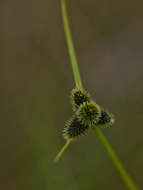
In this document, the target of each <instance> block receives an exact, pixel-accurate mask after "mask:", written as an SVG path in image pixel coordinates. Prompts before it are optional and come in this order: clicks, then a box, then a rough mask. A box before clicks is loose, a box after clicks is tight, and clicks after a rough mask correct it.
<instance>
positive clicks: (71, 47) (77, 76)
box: [61, 0, 138, 190]
mask: <svg viewBox="0 0 143 190" xmlns="http://www.w3.org/2000/svg"><path fill="white" fill-rule="evenodd" d="M61 7H62V16H63V24H64V29H65V37H66V41H67V46H68V51H69V56H70V59H71V64H72V70H73V75H74V80H75V83H76V86H77V88H80V89H83V87H82V82H81V78H80V74H79V69H78V63H77V59H76V55H75V50H74V45H73V40H72V37H71V32H70V27H69V22H68V16H67V8H66V0H61ZM94 132H95V133H96V135H97V136H98V138H99V140H100V141H101V143H102V144H103V146H104V148H105V150H106V151H107V153H108V155H109V156H110V158H111V160H112V161H113V163H114V165H115V167H116V168H117V170H118V171H119V173H120V175H121V177H122V179H123V180H124V182H125V184H126V185H127V186H128V188H129V189H130V190H138V188H137V187H136V185H135V184H134V182H133V180H132V179H131V177H130V176H129V175H128V173H127V172H126V170H125V169H124V167H123V165H122V164H121V161H120V160H119V158H118V157H117V155H116V154H115V153H114V151H113V149H112V147H111V146H110V144H109V143H108V141H107V139H106V138H105V137H104V135H103V134H102V132H101V131H100V130H99V129H98V128H96V127H94ZM67 144H68V145H69V144H70V143H67ZM68 145H67V146H66V145H65V146H66V148H67V147H68ZM63 152H64V151H62V153H63Z"/></svg>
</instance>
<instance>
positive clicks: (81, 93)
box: [71, 88, 90, 111]
mask: <svg viewBox="0 0 143 190" xmlns="http://www.w3.org/2000/svg"><path fill="white" fill-rule="evenodd" d="M71 100H72V105H73V110H74V111H76V110H77V109H78V107H79V106H80V105H81V104H83V103H84V102H89V101H90V95H89V94H88V93H87V92H86V91H85V90H80V89H78V88H75V89H73V90H72V94H71Z"/></svg>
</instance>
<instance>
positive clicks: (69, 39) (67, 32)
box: [61, 0, 82, 89]
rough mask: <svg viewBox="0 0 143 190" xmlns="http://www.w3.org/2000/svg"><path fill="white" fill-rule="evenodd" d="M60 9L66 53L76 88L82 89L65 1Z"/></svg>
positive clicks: (64, 0) (63, 0)
mask: <svg viewBox="0 0 143 190" xmlns="http://www.w3.org/2000/svg"><path fill="white" fill-rule="evenodd" d="M61 7H62V16H63V22H64V29H65V36H66V40H67V45H68V51H69V56H70V59H71V64H72V70H73V74H74V79H75V83H76V87H77V88H79V89H82V82H81V78H80V74H79V69H78V64H77V59H76V55H75V50H74V45H73V40H72V37H71V32H70V27H69V22H68V16H67V9H66V0H62V1H61Z"/></svg>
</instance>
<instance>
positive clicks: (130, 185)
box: [93, 127, 138, 190]
mask: <svg viewBox="0 0 143 190" xmlns="http://www.w3.org/2000/svg"><path fill="white" fill-rule="evenodd" d="M93 130H94V132H95V133H96V135H97V136H98V138H99V140H100V141H101V143H102V144H103V146H104V148H105V150H106V151H107V153H108V155H109V157H110V158H111V160H112V161H113V163H114V165H115V167H116V169H117V170H118V172H119V173H120V175H121V177H122V179H123V180H124V181H125V183H126V185H127V186H128V188H129V189H131V190H137V189H138V188H137V187H136V185H135V184H134V182H133V180H132V179H131V177H130V176H129V174H128V173H127V171H126V170H125V168H124V167H123V165H122V163H121V161H120V160H119V158H118V157H117V155H116V154H115V152H114V151H113V149H112V147H111V146H110V144H109V142H108V141H107V139H106V138H105V136H104V135H103V133H102V132H101V131H100V130H99V128H97V127H93Z"/></svg>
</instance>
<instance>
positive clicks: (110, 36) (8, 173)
mask: <svg viewBox="0 0 143 190" xmlns="http://www.w3.org/2000/svg"><path fill="white" fill-rule="evenodd" d="M68 13H69V19H70V24H71V28H72V34H73V39H74V42H75V48H76V52H77V57H78V61H79V67H80V72H81V76H82V80H83V84H84V87H85V89H88V91H89V92H90V94H91V95H92V97H93V98H94V99H95V100H96V101H97V102H98V103H99V104H100V105H102V106H104V107H105V108H107V109H108V110H110V111H111V112H113V113H114V115H115V116H116V123H115V125H114V126H113V127H112V128H111V129H103V130H102V131H103V133H104V134H105V136H106V137H107V139H108V140H109V142H110V143H111V145H112V147H113V148H114V150H115V152H116V153H117V155H118V156H119V157H120V159H121V161H122V162H123V164H124V166H125V168H126V169H127V170H128V172H129V173H130V175H131V176H132V177H133V179H134V180H135V182H136V183H137V184H138V186H139V187H140V189H143V183H142V181H143V148H142V147H143V109H142V108H143V2H142V1H138V0H134V1H131V0H125V1H123V0H117V1H114V0H96V1H95V0H88V1H87V0H78V1H77V0H68ZM74 86H75V85H74V80H73V74H72V69H71V65H70V60H69V56H68V51H67V47H66V41H65V37H64V30H63V24H62V18H61V7H60V0H40V1H38V0H1V1H0V129H1V130H0V189H1V190H9V189H11V190H19V189H20V190H94V189H96V190H105V189H106V190H115V189H116V190H125V189H127V188H126V186H125V184H124V182H123V181H122V179H121V178H120V176H119V174H118V173H117V171H116V169H115V168H114V166H113V164H112V162H111V160H110V159H109V158H108V155H107V154H106V152H105V150H104V149H103V147H102V145H101V143H100V142H99V141H98V139H97V137H96V135H95V134H94V133H93V131H89V133H88V135H87V136H85V137H84V138H81V139H80V140H78V141H76V142H74V143H73V144H71V146H70V147H69V149H68V150H67V151H66V152H65V153H64V155H63V157H62V158H61V160H60V162H59V163H58V164H56V165H54V164H53V162H52V161H53V158H54V157H55V155H56V154H57V152H58V151H59V150H60V148H61V147H62V146H63V144H64V143H65V141H64V139H63V137H62V129H63V127H64V124H65V121H66V120H67V119H69V117H70V116H71V114H72V109H71V105H70V98H69V97H70V91H71V89H72V88H74Z"/></svg>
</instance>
